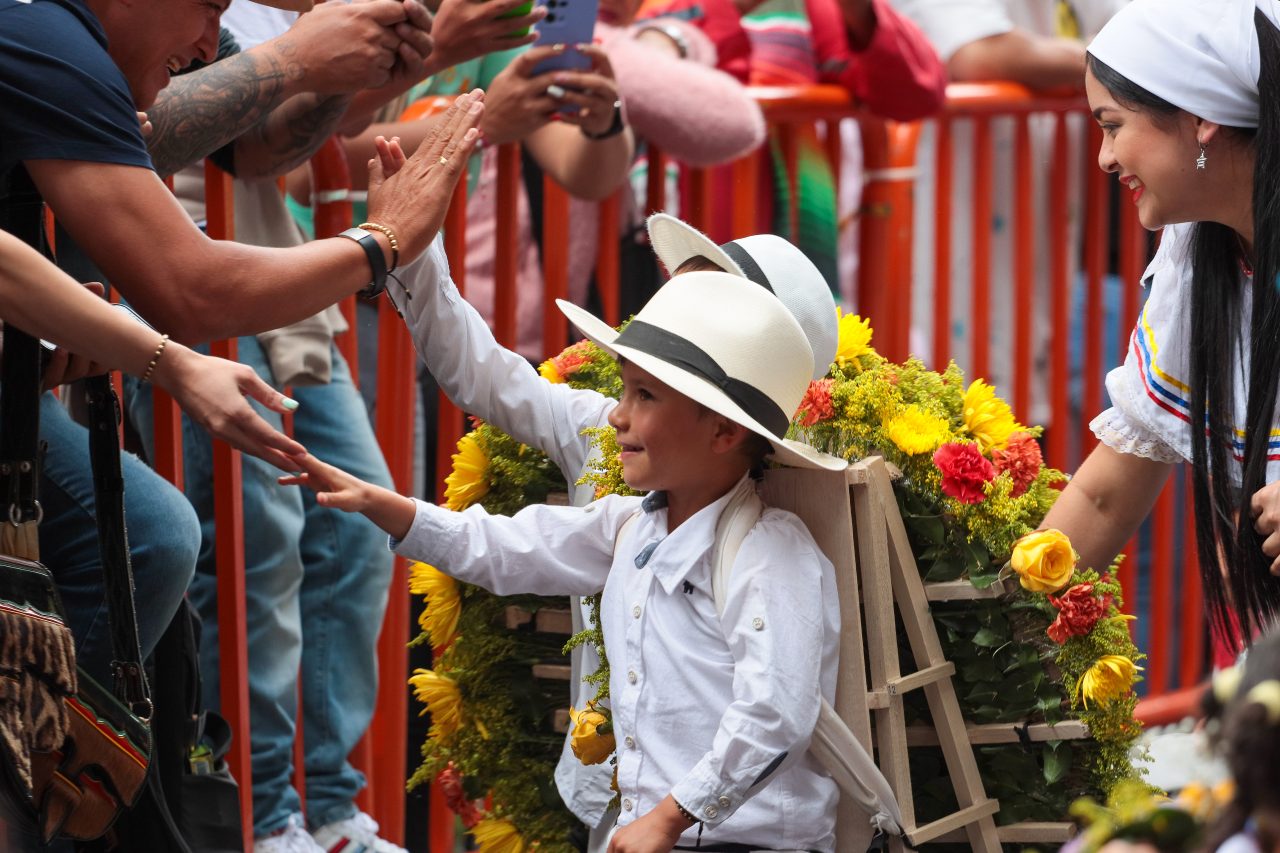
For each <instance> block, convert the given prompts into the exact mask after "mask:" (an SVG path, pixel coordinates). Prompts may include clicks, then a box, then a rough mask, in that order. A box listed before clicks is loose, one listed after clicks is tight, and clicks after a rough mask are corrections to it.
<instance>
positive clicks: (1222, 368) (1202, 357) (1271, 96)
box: [1088, 12, 1280, 645]
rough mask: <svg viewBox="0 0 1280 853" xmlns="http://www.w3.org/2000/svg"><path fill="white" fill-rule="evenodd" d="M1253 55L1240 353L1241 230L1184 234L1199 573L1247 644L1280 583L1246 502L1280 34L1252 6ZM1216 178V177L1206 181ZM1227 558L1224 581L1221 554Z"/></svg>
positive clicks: (1094, 63)
mask: <svg viewBox="0 0 1280 853" xmlns="http://www.w3.org/2000/svg"><path fill="white" fill-rule="evenodd" d="M1254 22H1255V26H1256V28H1257V31H1258V47H1259V52H1260V54H1261V65H1262V69H1261V75H1260V77H1259V79H1258V89H1259V93H1260V95H1259V111H1260V117H1259V123H1258V129H1257V131H1256V135H1255V131H1253V130H1252V129H1244V128H1228V129H1226V130H1227V131H1228V132H1229V133H1233V134H1239V135H1243V136H1249V137H1252V140H1251V144H1252V145H1253V147H1254V150H1255V157H1256V160H1255V166H1254V173H1253V249H1254V262H1253V269H1254V275H1253V282H1252V286H1251V288H1250V289H1251V291H1252V292H1251V294H1250V297H1251V299H1252V307H1253V312H1252V322H1251V327H1250V330H1249V331H1250V351H1249V352H1247V353H1245V352H1242V344H1241V341H1240V332H1241V329H1240V317H1241V310H1242V307H1243V300H1244V298H1245V288H1244V287H1242V286H1241V284H1240V270H1241V264H1242V263H1245V262H1246V260H1247V259H1246V258H1245V256H1244V249H1243V246H1242V244H1241V242H1240V238H1239V236H1238V235H1237V234H1236V233H1235V231H1233V230H1232V229H1231V228H1229V227H1227V226H1226V225H1222V224H1220V223H1216V222H1200V223H1197V224H1196V225H1195V228H1194V231H1193V234H1192V238H1191V265H1192V270H1193V275H1192V285H1191V337H1190V342H1191V376H1190V384H1191V394H1190V397H1191V399H1190V409H1191V412H1192V417H1193V419H1194V418H1195V417H1196V415H1195V413H1197V412H1205V414H1206V421H1205V426H1206V429H1199V428H1196V427H1195V425H1194V423H1193V426H1192V428H1191V469H1192V490H1193V494H1194V495H1195V524H1196V537H1197V549H1198V552H1199V558H1200V560H1199V562H1200V578H1201V582H1202V585H1203V587H1204V590H1205V600H1206V605H1207V607H1208V609H1209V615H1210V618H1211V619H1212V620H1213V622H1214V624H1215V626H1216V627H1217V628H1218V629H1219V631H1220V635H1221V636H1222V637H1226V638H1236V640H1237V641H1238V642H1241V643H1243V644H1246V645H1247V644H1248V642H1249V639H1250V638H1251V637H1252V636H1254V634H1255V632H1256V631H1259V630H1262V629H1264V628H1266V627H1268V626H1270V625H1271V624H1272V623H1273V622H1274V621H1275V617H1276V615H1277V614H1278V613H1280V579H1278V578H1276V577H1273V576H1272V575H1271V571H1270V569H1271V561H1270V559H1269V558H1267V557H1266V556H1265V555H1264V554H1263V553H1262V539H1261V537H1259V536H1258V534H1257V533H1256V532H1255V531H1254V529H1253V517H1252V514H1251V512H1250V500H1251V498H1252V497H1253V494H1254V492H1256V491H1257V490H1258V489H1260V488H1262V487H1263V486H1264V485H1266V473H1267V455H1268V445H1269V442H1270V438H1271V429H1272V424H1273V421H1274V419H1275V408H1276V389H1277V386H1280V289H1278V288H1280V280H1278V279H1277V274H1280V31H1277V30H1276V28H1275V27H1274V26H1273V25H1272V24H1271V22H1270V21H1269V20H1267V18H1266V17H1265V16H1264V15H1263V14H1262V13H1261V12H1255V14H1254ZM1088 63H1089V68H1090V70H1091V71H1092V72H1093V75H1094V77H1095V78H1096V79H1097V80H1098V82H1099V83H1101V84H1102V85H1103V86H1104V87H1105V88H1106V89H1107V90H1108V91H1109V92H1110V93H1111V94H1112V95H1113V96H1114V97H1115V98H1116V99H1117V100H1119V101H1120V102H1121V103H1123V104H1125V105H1127V106H1130V107H1132V108H1134V109H1141V110H1144V111H1146V112H1147V113H1149V114H1150V115H1151V116H1152V117H1153V118H1154V119H1155V120H1156V121H1157V122H1162V121H1170V120H1172V118H1173V117H1174V116H1175V115H1176V114H1177V113H1178V111H1179V110H1178V107H1176V106H1174V105H1173V104H1171V103H1169V102H1168V101H1165V100H1164V99H1162V98H1159V97H1157V96H1155V95H1153V94H1151V93H1150V92H1148V91H1146V90H1145V89H1142V88H1141V87H1139V86H1136V85H1134V84H1133V83H1132V82H1131V81H1130V80H1128V79H1127V78H1125V77H1123V76H1121V75H1120V74H1118V73H1117V72H1116V71H1115V70H1114V69H1112V68H1110V67H1108V66H1107V65H1106V64H1104V63H1102V62H1100V61H1098V60H1097V59H1096V58H1094V57H1093V56H1092V55H1090V56H1089V57H1088ZM1205 177H1206V179H1207V180H1212V172H1210V173H1209V174H1208V175H1206V176H1205ZM1242 363H1244V364H1247V365H1248V398H1247V400H1246V406H1245V408H1246V417H1245V424H1244V454H1243V457H1244V458H1243V465H1242V469H1243V471H1242V474H1243V476H1242V482H1243V487H1242V489H1241V490H1240V492H1239V494H1235V493H1233V491H1232V485H1231V484H1232V479H1233V477H1232V465H1233V463H1234V455H1233V454H1234V440H1235V438H1236V436H1235V433H1234V429H1235V403H1236V401H1235V375H1236V371H1237V370H1239V369H1240V365H1241V364H1242ZM1224 559H1225V568H1226V572H1225V575H1226V576H1225V578H1224V573H1223V560H1224Z"/></svg>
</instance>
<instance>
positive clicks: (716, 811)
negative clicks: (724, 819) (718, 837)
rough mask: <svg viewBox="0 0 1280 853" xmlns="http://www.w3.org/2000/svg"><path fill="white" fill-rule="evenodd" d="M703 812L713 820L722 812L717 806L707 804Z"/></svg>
mask: <svg viewBox="0 0 1280 853" xmlns="http://www.w3.org/2000/svg"><path fill="white" fill-rule="evenodd" d="M702 813H703V814H704V815H706V816H707V817H709V818H711V819H712V820H715V817H716V815H718V814H720V810H719V809H717V808H716V807H715V806H707V807H706V808H705V809H703V810H702Z"/></svg>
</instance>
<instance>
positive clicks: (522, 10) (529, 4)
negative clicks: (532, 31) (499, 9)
mask: <svg viewBox="0 0 1280 853" xmlns="http://www.w3.org/2000/svg"><path fill="white" fill-rule="evenodd" d="M532 11H533V0H525V2H523V3H521V4H520V5H519V6H517V7H515V8H514V9H512V10H511V11H510V12H507V13H506V14H503V15H499V16H498V20H499V21H501V20H502V19H504V18H523V17H524V16H525V15H527V14H529V13H530V12H532ZM507 35H508V36H509V37H511V38H513V39H518V38H524V37H525V36H527V35H529V28H528V27H521V28H520V29H518V30H512V31H511V32H509V33H507Z"/></svg>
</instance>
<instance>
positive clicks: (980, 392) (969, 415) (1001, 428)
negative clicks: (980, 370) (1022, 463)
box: [964, 379, 1027, 456]
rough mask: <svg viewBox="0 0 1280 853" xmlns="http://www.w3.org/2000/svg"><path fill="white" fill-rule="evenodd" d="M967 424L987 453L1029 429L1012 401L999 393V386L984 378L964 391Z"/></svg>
mask: <svg viewBox="0 0 1280 853" xmlns="http://www.w3.org/2000/svg"><path fill="white" fill-rule="evenodd" d="M964 426H965V429H966V430H968V431H969V435H971V436H973V438H974V440H975V441H977V442H978V449H979V450H981V451H982V453H983V455H984V456H989V455H990V454H991V451H992V450H1003V449H1004V447H1005V445H1007V444H1008V443H1009V436H1011V435H1013V434H1014V433H1015V432H1024V431H1026V429H1027V428H1026V427H1024V426H1023V425H1022V424H1020V423H1018V420H1017V418H1015V417H1014V416H1013V409H1011V408H1009V404H1008V403H1006V402H1005V401H1004V400H1002V399H1000V398H999V397H997V396H996V389H995V388H992V387H991V386H990V385H988V384H987V383H985V382H983V381H982V380H981V379H975V380H974V381H973V383H972V384H970V385H969V390H967V391H965V392H964Z"/></svg>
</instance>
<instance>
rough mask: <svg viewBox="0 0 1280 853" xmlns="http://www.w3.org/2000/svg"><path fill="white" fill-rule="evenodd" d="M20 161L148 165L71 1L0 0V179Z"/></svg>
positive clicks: (88, 23)
mask: <svg viewBox="0 0 1280 853" xmlns="http://www.w3.org/2000/svg"><path fill="white" fill-rule="evenodd" d="M24 160H86V161H90V162H96V163H113V164H119V165H126V166H141V167H143V168H147V169H150V168H151V158H150V156H148V154H147V146H146V143H145V142H144V141H143V139H142V132H141V130H139V128H138V115H137V111H136V109H135V108H134V105H133V98H132V96H131V95H130V94H129V84H128V82H127V81H126V80H125V78H124V75H123V74H122V73H121V72H120V69H119V68H117V67H116V65H115V63H114V62H112V61H111V57H110V56H108V55H107V37H106V33H104V32H103V30H102V25H101V24H99V23H98V19H97V18H96V17H94V15H93V14H92V13H91V12H90V11H89V10H88V9H86V8H85V7H84V5H83V3H81V2H79V0H33V2H29V3H28V2H23V1H22V0H0V175H4V174H6V173H8V172H9V170H11V169H12V168H13V167H14V166H15V165H17V164H18V163H21V162H22V161H24Z"/></svg>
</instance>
